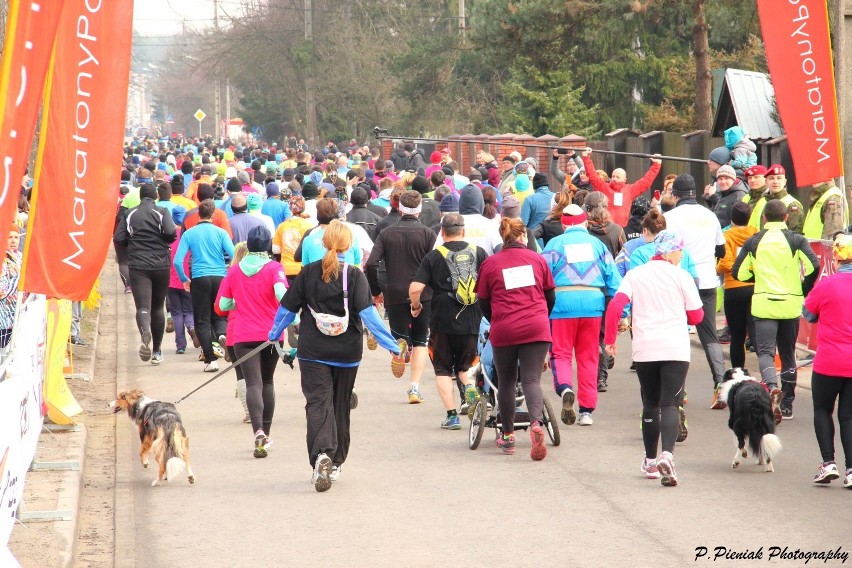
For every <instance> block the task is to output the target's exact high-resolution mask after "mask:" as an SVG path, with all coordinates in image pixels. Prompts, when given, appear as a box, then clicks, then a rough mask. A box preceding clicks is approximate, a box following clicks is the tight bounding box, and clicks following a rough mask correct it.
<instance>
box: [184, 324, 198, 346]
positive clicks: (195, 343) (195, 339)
mask: <svg viewBox="0 0 852 568" xmlns="http://www.w3.org/2000/svg"><path fill="white" fill-rule="evenodd" d="M187 333H189V337H190V338H192V346H193V347H195V348H196V349H198V348H199V347H201V341H199V340H198V334H197V333H195V328H194V327H191V328H189V330H188V331H187Z"/></svg>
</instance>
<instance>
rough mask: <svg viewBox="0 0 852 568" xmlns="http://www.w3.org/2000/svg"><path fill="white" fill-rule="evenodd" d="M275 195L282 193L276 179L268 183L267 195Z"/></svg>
mask: <svg viewBox="0 0 852 568" xmlns="http://www.w3.org/2000/svg"><path fill="white" fill-rule="evenodd" d="M275 195H281V188H279V187H278V184H277V183H275V182H274V181H271V182H269V183H268V184H266V197H273V196H275Z"/></svg>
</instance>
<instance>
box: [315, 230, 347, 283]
mask: <svg viewBox="0 0 852 568" xmlns="http://www.w3.org/2000/svg"><path fill="white" fill-rule="evenodd" d="M322 244H323V246H324V247H325V248H326V249H328V252H326V253H325V256H323V257H322V280H323V282H325V283H326V284H328V283H329V282H331V280H332V279H335V280H336V279H337V277H338V275H339V274H340V261H339V260H338V259H337V255H338V254H342V253H345V252H346V251H348V250H349V249H350V248H352V231H351V230H350V229H349V227H347V226H346V225H344V224H343V223H341V222H340V221H338V220H337V219H333V220H332V221H331V223H329V225H328V228H327V229H326V230H325V234H323V236H322Z"/></svg>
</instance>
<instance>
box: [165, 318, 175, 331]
mask: <svg viewBox="0 0 852 568" xmlns="http://www.w3.org/2000/svg"><path fill="white" fill-rule="evenodd" d="M174 330H175V322H174V321H172V316H171V314H169V316H168V317H166V333H172V332H173V331H174Z"/></svg>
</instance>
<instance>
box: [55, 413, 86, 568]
mask: <svg viewBox="0 0 852 568" xmlns="http://www.w3.org/2000/svg"><path fill="white" fill-rule="evenodd" d="M80 437H81V440H80V443H78V444H76V453H75V455H74V458H75V459H76V460H77V462H78V463H79V464H80V469H78V470H77V471H71V472H70V473H69V474H68V475H65V476H63V477H62V481H61V483H60V485H59V496H58V500H57V509H63V508H67V509H68V510H69V511H71V521H67V522H66V521H54V523H55V524H54V527H55V530H56V532H57V533H59V534H62V535H64V536H65V537H66V538H65V540H66V542H68V543H69V546H67V547H65V548H64V549H63V550H62V551H61V552H60V553H59V559H58V562H57V566H59V567H60V568H73V566H74V564H75V558H76V556H77V533H78V531H79V528H80V514H79V513H80V496H81V494H82V492H83V474H84V472H85V464H86V442H87V441H88V437H89V435H88V429H87V428H86V426H85V425H83V424H81V425H80ZM73 445H74V444H72V446H73ZM66 504H67V507H64V505H66ZM66 523H67V524H66Z"/></svg>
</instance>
